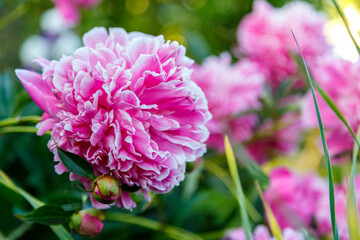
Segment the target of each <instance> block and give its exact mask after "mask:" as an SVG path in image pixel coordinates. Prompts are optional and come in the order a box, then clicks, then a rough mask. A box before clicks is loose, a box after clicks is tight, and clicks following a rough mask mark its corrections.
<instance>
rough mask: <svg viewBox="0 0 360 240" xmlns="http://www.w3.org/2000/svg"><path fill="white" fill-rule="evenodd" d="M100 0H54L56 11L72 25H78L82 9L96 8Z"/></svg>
mask: <svg viewBox="0 0 360 240" xmlns="http://www.w3.org/2000/svg"><path fill="white" fill-rule="evenodd" d="M99 1H100V0H53V2H54V4H55V7H56V9H58V11H59V12H60V13H61V15H62V17H63V18H64V19H65V20H66V21H67V22H68V23H70V24H76V23H77V22H78V21H79V19H80V15H79V9H80V8H91V7H94V6H96V5H97V4H98V3H99Z"/></svg>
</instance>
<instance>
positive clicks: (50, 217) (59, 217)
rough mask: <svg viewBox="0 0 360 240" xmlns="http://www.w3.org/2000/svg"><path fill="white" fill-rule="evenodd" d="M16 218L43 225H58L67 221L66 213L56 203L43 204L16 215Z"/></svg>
mask: <svg viewBox="0 0 360 240" xmlns="http://www.w3.org/2000/svg"><path fill="white" fill-rule="evenodd" d="M16 217H17V218H19V219H21V220H23V221H26V222H34V223H40V224H45V225H59V224H63V223H66V222H67V221H69V216H68V214H67V213H66V212H65V211H64V210H63V209H62V208H61V207H60V206H58V205H44V206H41V207H39V208H36V209H35V210H33V211H32V212H30V213H28V214H25V215H16Z"/></svg>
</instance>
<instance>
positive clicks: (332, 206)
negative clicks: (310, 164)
mask: <svg viewBox="0 0 360 240" xmlns="http://www.w3.org/2000/svg"><path fill="white" fill-rule="evenodd" d="M291 34H292V35H293V38H294V40H295V43H296V45H297V47H298V50H299V52H300V56H301V59H302V62H303V65H304V67H305V70H306V75H307V80H308V83H309V85H310V89H311V93H312V96H313V100H314V105H315V109H316V115H317V119H318V123H319V129H320V135H321V141H322V145H323V150H324V157H325V161H326V168H327V172H328V177H329V201H330V214H331V225H332V230H333V236H334V239H335V240H339V233H338V228H337V223H336V214H335V193H334V192H335V191H334V176H333V171H332V167H331V162H330V157H329V152H328V148H327V144H326V139H325V133H324V126H323V123H322V120H321V115H320V110H319V105H318V102H317V99H316V95H315V90H314V86H313V83H312V80H311V76H310V73H309V70H308V68H307V65H306V62H305V59H304V56H303V54H302V52H301V49H300V46H299V44H298V42H297V40H296V37H295V34H294V33H293V31H291Z"/></svg>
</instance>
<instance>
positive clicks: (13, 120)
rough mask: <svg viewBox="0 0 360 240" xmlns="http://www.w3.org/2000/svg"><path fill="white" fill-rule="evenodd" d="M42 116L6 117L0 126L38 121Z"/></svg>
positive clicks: (0, 122)
mask: <svg viewBox="0 0 360 240" xmlns="http://www.w3.org/2000/svg"><path fill="white" fill-rule="evenodd" d="M40 120H41V117H40V116H17V117H13V118H5V119H2V120H0V127H6V126H12V125H17V124H21V123H38V122H39V121H40Z"/></svg>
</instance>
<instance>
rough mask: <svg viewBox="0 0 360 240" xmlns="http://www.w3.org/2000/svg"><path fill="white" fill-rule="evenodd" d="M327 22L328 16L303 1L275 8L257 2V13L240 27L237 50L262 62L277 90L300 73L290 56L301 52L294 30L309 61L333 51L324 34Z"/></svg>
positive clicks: (253, 13)
mask: <svg viewBox="0 0 360 240" xmlns="http://www.w3.org/2000/svg"><path fill="white" fill-rule="evenodd" d="M325 22H326V17H325V15H324V14H322V13H319V12H316V11H315V10H314V9H313V7H312V6H311V5H310V4H307V3H305V2H302V1H296V2H293V3H289V4H286V5H285V6H284V7H282V8H280V9H275V8H273V7H272V6H271V5H270V4H269V3H267V2H266V1H264V0H257V1H255V2H254V6H253V12H252V13H251V14H249V15H248V16H246V17H245V18H244V19H243V20H242V22H241V23H240V25H239V27H238V30H237V38H238V47H237V51H238V52H239V53H241V54H244V55H245V56H247V57H248V58H249V59H251V60H252V61H255V62H258V63H259V64H260V66H261V69H262V71H263V72H264V73H265V74H266V76H267V80H268V81H269V83H270V85H271V86H272V87H273V88H274V89H276V88H277V87H278V86H279V85H280V84H281V82H282V81H285V80H286V79H287V78H289V77H291V76H293V75H294V74H295V73H297V65H296V62H295V61H293V59H292V57H291V54H290V52H294V53H297V52H298V50H297V47H296V44H295V41H294V39H293V36H292V34H291V30H293V31H294V33H295V34H296V38H297V40H298V42H299V44H300V47H301V50H302V52H303V54H304V57H305V58H306V60H307V62H308V63H312V62H313V61H314V60H316V58H317V57H318V56H321V55H323V54H324V53H325V52H326V51H328V50H329V45H328V43H327V42H326V39H325V37H324V35H323V27H324V24H325ZM296 78H298V76H296Z"/></svg>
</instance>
